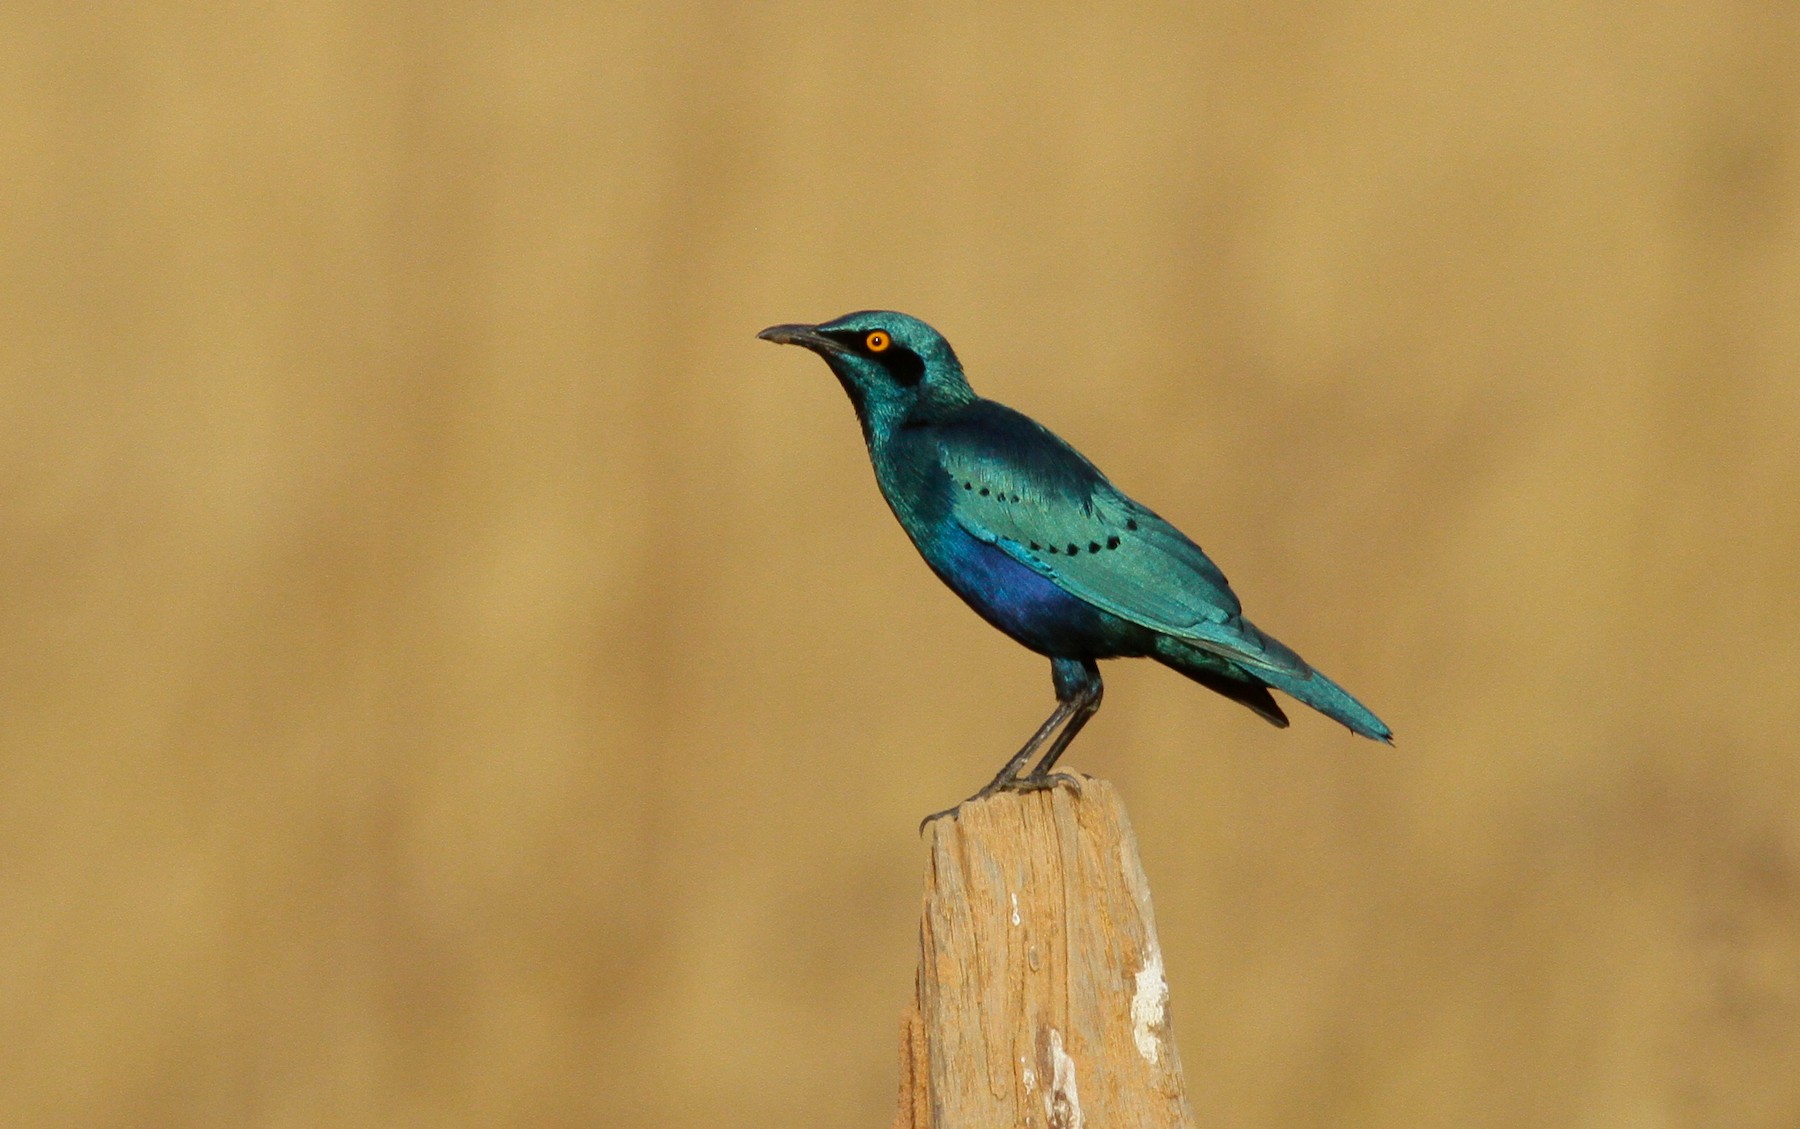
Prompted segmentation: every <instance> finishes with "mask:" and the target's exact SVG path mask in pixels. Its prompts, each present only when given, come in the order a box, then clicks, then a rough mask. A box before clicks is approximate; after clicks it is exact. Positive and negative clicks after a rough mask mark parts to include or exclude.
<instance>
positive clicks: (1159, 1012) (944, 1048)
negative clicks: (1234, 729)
mask: <svg viewBox="0 0 1800 1129" xmlns="http://www.w3.org/2000/svg"><path fill="white" fill-rule="evenodd" d="M927 834H928V835H929V836H930V841H931V859H930V863H929V865H928V867H927V869H926V875H925V905H924V912H923V914H922V916H921V919H920V923H919V972H918V980H917V990H916V994H915V996H914V1000H913V1003H912V1005H911V1006H910V1007H909V1008H908V1010H907V1013H906V1015H905V1016H904V1017H903V1018H902V1021H901V1044H900V1060H901V1071H900V1102H899V1110H898V1112H897V1114H896V1117H895V1129H963V1127H980V1129H991V1127H998V1126H1032V1127H1040V1129H1081V1127H1082V1126H1094V1127H1096V1129H1098V1127H1101V1126H1104V1127H1106V1129H1140V1127H1141V1129H1152V1127H1154V1129H1174V1127H1182V1129H1187V1127H1191V1126H1193V1124H1194V1117H1193V1111H1192V1110H1191V1109H1190V1107H1189V1105H1188V1102H1187V1097H1186V1092H1185V1089H1184V1087H1183V1082H1182V1077H1181V1059H1180V1056H1179V1055H1178V1054H1177V1053H1176V1050H1175V1042H1174V1038H1173V1035H1172V1033H1171V1030H1170V1026H1169V1014H1168V998H1169V990H1168V984H1167V982H1166V980H1165V979H1164V976H1163V963H1162V952H1161V949H1160V948H1159V946H1158V944H1157V939H1156V919H1155V915H1154V913H1153V912H1152V910H1151V905H1150V890H1149V886H1148V884H1147V883H1146V881H1145V879H1144V872H1143V867H1142V866H1141V864H1140V863H1139V861H1138V853H1137V840H1136V838H1135V837H1134V836H1133V835H1132V833H1131V825H1130V822H1129V821H1128V820H1127V819H1126V816H1125V809H1124V807H1123V806H1122V805H1121V804H1120V802H1119V797H1118V793H1117V792H1115V791H1114V790H1113V788H1112V786H1111V785H1109V784H1107V783H1106V782H1105V781H1103V780H1093V779H1089V778H1085V777H1084V778H1082V781H1081V788H1080V790H1079V791H1077V790H1075V789H1074V788H1072V787H1067V786H1065V787H1059V788H1056V789H1054V790H1051V791H1043V792H1032V793H1024V794H1019V793H1009V794H1002V795H998V796H994V797H992V798H990V799H987V800H984V801H981V802H979V803H970V804H965V805H964V806H963V808H962V810H961V811H960V812H958V813H957V815H956V816H955V817H954V818H946V819H940V820H938V821H937V822H935V823H933V824H932V825H931V827H930V829H929V830H928V831H927Z"/></svg>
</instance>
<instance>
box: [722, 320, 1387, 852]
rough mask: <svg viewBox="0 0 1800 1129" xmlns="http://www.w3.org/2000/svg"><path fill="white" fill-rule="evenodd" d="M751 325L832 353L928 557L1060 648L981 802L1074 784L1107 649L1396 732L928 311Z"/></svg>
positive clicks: (1014, 630)
mask: <svg viewBox="0 0 1800 1129" xmlns="http://www.w3.org/2000/svg"><path fill="white" fill-rule="evenodd" d="M757 336H758V337H759V338H761V339H762V340H764V341H772V342H774V343H776V344H778V345H797V346H800V347H801V348H804V349H809V350H811V351H812V352H814V353H817V354H818V355H819V356H820V357H821V358H823V359H824V361H825V364H826V365H827V366H828V367H829V368H830V369H831V372H832V374H833V375H834V376H836V377H837V379H838V383H839V384H841V385H842V386H843V389H844V391H845V392H846V393H847V394H848V395H849V398H850V403H851V406H852V407H853V408H854V409H855V411H856V419H857V422H858V423H859V424H860V425H861V427H862V434H863V441H864V443H865V444H866V445H867V447H868V452H869V460H870V463H871V464H872V465H873V467H874V470H875V481H876V484H877V485H878V486H879V487H880V490H881V494H882V497H883V498H885V499H886V501H887V504H888V507H889V508H890V509H892V510H893V513H894V516H895V517H896V518H898V519H899V522H900V526H901V528H902V529H904V530H905V531H906V534H907V536H908V537H910V538H911V539H912V543H913V546H914V547H915V548H916V549H918V551H919V555H920V556H922V557H923V558H924V559H925V563H926V564H927V565H929V566H930V567H931V570H932V571H933V572H934V573H936V574H937V576H938V579H940V580H942V581H943V582H944V584H945V585H947V586H948V587H949V588H950V590H951V591H952V592H955V593H956V594H957V595H958V596H960V597H961V598H962V599H963V601H964V602H965V603H967V604H968V605H969V607H971V608H972V609H974V611H975V613H976V614H977V615H979V616H981V618H982V619H984V620H986V621H987V622H988V623H990V624H992V625H993V626H994V627H996V628H998V629H999V630H1000V631H1002V632H1004V633H1005V634H1006V635H1008V636H1010V637H1011V638H1012V639H1013V640H1014V641H1016V642H1018V643H1020V644H1022V645H1023V646H1025V647H1027V648H1029V649H1030V650H1032V651H1035V652H1037V653H1038V654H1040V655H1043V656H1045V657H1046V658H1048V659H1049V660H1050V675H1051V684H1052V686H1053V688H1054V690H1055V692H1056V707H1055V709H1053V710H1052V711H1051V713H1050V716H1049V717H1048V718H1046V719H1045V720H1044V722H1043V724H1042V725H1040V726H1039V727H1038V728H1037V730H1036V731H1035V732H1034V733H1033V734H1032V735H1031V737H1030V739H1029V740H1027V741H1026V742H1025V744H1024V745H1023V746H1022V747H1021V748H1020V749H1019V751H1018V752H1017V753H1015V754H1013V756H1012V757H1011V758H1009V759H1008V760H1007V762H1006V764H1005V765H1004V766H1002V768H1001V769H1000V771H999V773H997V774H996V775H995V776H994V779H993V780H992V781H991V782H989V783H988V784H987V785H986V786H985V787H983V788H981V789H980V790H979V791H977V792H976V793H975V794H974V795H972V796H970V797H969V800H970V801H973V800H978V799H982V798H984V797H987V796H990V795H993V794H994V793H996V792H1000V791H1003V790H1016V791H1033V790H1038V789H1043V788H1048V787H1053V786H1055V785H1056V784H1058V783H1061V782H1065V781H1067V782H1070V783H1075V784H1076V786H1077V787H1079V783H1078V782H1076V781H1074V780H1073V779H1072V778H1070V777H1068V776H1067V775H1066V774H1063V773H1056V772H1054V771H1053V770H1054V769H1055V767H1056V763H1057V760H1058V759H1059V758H1060V757H1061V756H1062V755H1063V753H1064V752H1065V751H1066V750H1067V749H1068V747H1069V743H1070V742H1072V741H1073V740H1074V739H1075V737H1076V735H1077V734H1078V733H1080V732H1081V729H1082V727H1083V726H1085V725H1086V724H1087V723H1088V721H1089V720H1090V719H1092V718H1093V716H1094V714H1095V712H1096V711H1098V710H1099V708H1100V700H1101V696H1102V693H1103V689H1104V687H1103V684H1102V682H1101V678H1100V668H1099V661H1100V660H1102V659H1115V658H1150V659H1154V660H1155V661H1157V662H1159V663H1161V664H1163V665H1164V666H1167V667H1170V668H1172V669H1174V670H1176V671H1178V672H1180V673H1181V674H1184V675H1186V676H1187V677H1188V678H1190V679H1192V680H1193V681H1195V682H1197V683H1199V684H1200V685H1202V686H1204V687H1206V688H1207V689H1209V690H1212V691H1215V692H1217V693H1219V694H1222V695H1224V696H1225V697H1226V698H1229V699H1231V700H1232V701H1234V702H1237V703H1238V704H1239V705H1242V706H1246V707H1248V708H1249V709H1250V710H1251V711H1252V712H1254V713H1255V714H1257V716H1259V717H1261V718H1262V719H1263V720H1265V721H1267V722H1269V723H1270V724H1272V725H1275V726H1278V727H1281V728H1286V727H1287V725H1288V718H1287V714H1285V713H1284V712H1283V711H1282V708H1281V705H1280V704H1279V703H1278V702H1277V701H1276V700H1275V697H1274V695H1272V694H1271V693H1270V690H1271V689H1274V690H1280V691H1281V692H1282V693H1284V694H1286V695H1288V696H1289V697H1291V698H1294V699H1295V700H1297V701H1300V702H1303V703H1305V704H1306V705H1308V706H1311V707H1312V708H1313V709H1315V710H1317V711H1319V712H1320V713H1322V714H1324V715H1325V716H1327V717H1329V718H1332V719H1334V720H1336V721H1338V722H1341V723H1342V724H1343V725H1344V726H1345V727H1346V728H1348V729H1349V730H1350V731H1351V732H1352V733H1355V734H1357V735H1359V736H1362V737H1367V738H1371V739H1373V740H1377V741H1383V742H1387V743H1389V744H1392V743H1393V731H1392V730H1390V729H1389V728H1388V726H1387V725H1386V724H1385V723H1383V722H1382V720H1381V719H1380V718H1378V717H1376V716H1375V714H1374V713H1373V712H1372V711H1371V710H1370V709H1369V708H1368V707H1367V706H1365V705H1363V704H1362V703H1361V702H1359V701H1357V700H1356V699H1355V698H1353V697H1351V696H1350V694H1349V693H1348V692H1346V691H1345V690H1344V689H1343V688H1342V687H1341V686H1339V685H1338V684H1337V683H1335V682H1333V681H1332V680H1331V679H1329V678H1327V677H1325V675H1324V674H1322V673H1320V672H1319V671H1317V670H1315V669H1314V668H1313V667H1312V666H1311V665H1309V664H1308V663H1307V662H1306V660H1305V659H1302V658H1301V657H1300V656H1299V655H1298V654H1296V653H1295V652H1294V651H1293V650H1292V649H1291V648H1289V647H1288V646H1287V645H1285V644H1284V643H1282V642H1281V641H1280V640H1278V639H1276V638H1274V637H1273V636H1271V635H1268V634H1266V633H1265V632H1263V631H1262V630H1260V629H1259V628H1258V627H1257V626H1256V625H1255V624H1253V623H1251V622H1250V621H1249V620H1248V619H1246V618H1244V615H1243V611H1242V607H1241V605H1240V604H1239V601H1238V598H1237V596H1236V594H1235V593H1233V592H1232V590H1231V586H1230V584H1228V583H1227V582H1226V580H1225V574H1224V573H1223V572H1221V571H1220V570H1219V568H1218V566H1216V565H1215V564H1213V562H1212V560H1211V559H1210V558H1209V557H1207V555H1206V554H1205V553H1204V552H1203V551H1202V550H1201V549H1200V546H1199V545H1197V544H1195V543H1194V542H1193V541H1191V540H1190V539H1189V538H1188V537H1187V536H1186V535H1185V534H1183V533H1182V532H1181V531H1180V530H1179V529H1177V528H1175V526H1174V525H1173V524H1171V523H1170V522H1168V521H1165V520H1164V519H1163V518H1161V517H1159V516H1158V515H1157V514H1156V513H1154V512H1152V511H1151V510H1150V509H1149V508H1148V507H1147V506H1144V505H1142V504H1140V503H1139V502H1137V501H1135V500H1133V499H1132V498H1130V497H1129V496H1127V495H1126V494H1125V493H1124V492H1123V491H1122V490H1120V489H1119V488H1118V487H1116V486H1114V485H1113V484H1112V482H1111V481H1110V480H1108V479H1107V477H1106V476H1105V475H1104V474H1102V473H1101V472H1100V470H1099V469H1098V468H1097V467H1095V466H1094V464H1093V463H1091V462H1089V461H1088V460H1087V458H1086V457H1084V456H1083V455H1082V454H1081V453H1080V452H1079V451H1077V450H1076V449H1075V448H1074V447H1072V446H1070V445H1069V444H1068V443H1066V442H1064V441H1063V440H1062V439H1061V438H1059V437H1058V436H1057V435H1055V434H1054V433H1053V432H1051V431H1050V430H1049V429H1048V428H1046V427H1044V426H1043V425H1042V424H1040V423H1038V422H1037V421H1036V420H1033V419H1031V418H1030V417H1028V416H1026V415H1024V414H1022V413H1020V412H1017V411H1014V410H1013V409H1012V408H1009V407H1007V406H1005V405H1004V404H1000V403H997V402H995V401H993V400H988V399H983V398H982V397H980V396H978V395H976V394H975V391H974V389H972V388H971V387H970V386H969V381H968V378H967V376H965V375H964V372H963V366H962V362H961V361H960V360H958V358H957V355H956V352H955V350H953V349H952V348H951V347H950V342H949V341H948V340H946V339H945V338H944V336H943V334H941V333H939V332H938V331H937V330H935V329H933V328H932V327H931V326H929V325H927V324H926V323H925V322H923V321H920V320H919V319H918V318H915V317H911V316H909V315H907V314H902V313H896V312H894V311H892V310H858V311H856V312H854V313H849V314H845V315H843V316H842V317H839V318H836V319H833V320H831V321H827V322H822V323H819V324H816V325H803V324H797V323H794V324H784V325H772V326H770V327H769V328H767V329H765V330H763V331H762V332H761V333H759V334H757ZM1046 742H1048V747H1047V748H1046V747H1045V746H1046ZM1040 749H1042V750H1043V753H1042V756H1041V757H1040V758H1039V759H1038V761H1037V763H1036V764H1035V765H1033V766H1032V767H1031V768H1030V769H1029V770H1028V771H1027V770H1026V765H1027V764H1028V763H1029V762H1030V761H1031V759H1032V757H1033V756H1036V755H1037V754H1038V752H1039V750H1040ZM965 802H968V801H965ZM959 806H960V805H959ZM955 810H956V809H955V808H951V809H948V810H947V811H945V812H939V813H937V815H939V816H941V815H947V814H951V813H953V812H954V811H955ZM934 818H937V816H931V817H927V822H929V821H930V820H931V819H934Z"/></svg>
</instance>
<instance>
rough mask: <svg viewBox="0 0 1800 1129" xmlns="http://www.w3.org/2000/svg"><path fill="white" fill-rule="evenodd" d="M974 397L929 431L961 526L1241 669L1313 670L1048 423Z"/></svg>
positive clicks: (1100, 603)
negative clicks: (959, 417) (965, 414)
mask: <svg viewBox="0 0 1800 1129" xmlns="http://www.w3.org/2000/svg"><path fill="white" fill-rule="evenodd" d="M972 407H973V405H972ZM980 408H981V409H982V410H981V411H980V413H979V415H978V416H977V417H976V418H973V419H970V420H968V421H966V422H964V423H961V424H952V425H950V426H947V427H942V428H938V429H935V430H936V431H937V434H936V435H935V436H934V439H935V440H936V441H937V448H938V457H939V462H940V465H941V466H942V468H943V470H944V472H945V473H946V474H948V475H949V476H950V479H951V482H952V494H953V498H954V501H953V503H952V507H953V512H954V516H955V519H956V521H957V523H958V524H959V525H960V526H961V527H962V528H963V529H965V530H966V531H968V533H969V534H970V535H972V536H974V537H976V538H978V539H980V540H982V541H985V542H987V543H989V544H992V545H996V546H998V547H1000V548H1001V549H1002V550H1004V551H1005V552H1006V553H1007V554H1009V555H1010V556H1012V557H1013V558H1014V559H1015V560H1017V561H1019V562H1020V563H1022V564H1025V565H1027V566H1029V567H1030V568H1032V569H1033V570H1035V571H1036V572H1038V573H1039V574H1040V575H1042V576H1044V577H1045V578H1047V579H1049V580H1050V581H1051V582H1053V583H1055V584H1056V585H1057V586H1058V587H1060V588H1062V589H1063V590H1064V591H1065V592H1068V593H1069V594H1070V595H1072V596H1075V597H1076V598H1077V599H1081V600H1084V601H1086V602H1087V603H1090V604H1092V605H1094V606H1095V607H1098V608H1101V609H1103V610H1105V611H1108V612H1111V613H1112V614H1113V615H1116V616H1119V617H1120V618H1121V619H1125V620H1129V621H1131V622H1133V623H1137V624H1140V625H1142V626H1144V627H1147V628H1150V629H1151V630H1153V631H1158V632H1162V633H1163V634H1166V635H1172V636H1174V637H1176V638H1178V639H1183V640H1186V641H1187V642H1190V643H1192V644H1194V645H1195V646H1198V647H1203V648H1205V649H1207V650H1210V651H1213V652H1214V653H1216V654H1220V655H1223V656H1225V657H1227V658H1230V659H1232V660H1233V661H1236V662H1240V663H1243V664H1244V665H1246V666H1248V667H1251V668H1252V669H1263V670H1273V671H1278V672H1280V673H1283V674H1286V675H1289V676H1290V677H1299V678H1304V677H1308V676H1309V675H1310V674H1311V673H1312V671H1311V668H1310V667H1308V666H1307V665H1306V663H1305V662H1304V661H1303V660H1302V659H1301V658H1300V657H1299V656H1298V655H1296V654H1294V652H1292V651H1290V650H1289V649H1288V648H1287V647H1285V646H1283V645H1282V644H1281V643H1279V642H1277V641H1276V640H1274V639H1272V638H1270V637H1269V636H1267V635H1264V634H1263V633H1262V632H1261V631H1259V630H1257V629H1256V627H1255V626H1254V625H1253V624H1251V623H1249V622H1248V621H1247V620H1245V619H1244V618H1243V616H1242V614H1241V605H1240V604H1239V603H1238V599H1237V596H1236V595H1235V594H1234V593H1233V592H1232V591H1231V586H1230V584H1228V583H1227V582H1226V580H1225V574H1224V573H1222V572H1220V571H1219V568H1218V566H1217V565H1215V564H1213V563H1212V561H1211V560H1209V559H1208V558H1207V556H1206V554H1205V553H1204V552H1202V551H1201V549H1200V546H1198V545H1196V544H1194V543H1193V542H1192V541H1190V540H1189V539H1188V538H1187V537H1186V536H1184V535H1183V534H1182V532H1181V531H1180V530H1179V529H1176V528H1175V527H1174V526H1173V525H1171V524H1169V523H1168V522H1166V521H1164V520H1163V519H1162V518H1160V517H1158V516H1157V515H1156V514H1155V513H1152V512H1151V511H1150V510H1148V509H1146V508H1144V507H1143V506H1140V505H1138V504H1137V503H1136V502H1134V501H1132V500H1131V499H1130V498H1128V497H1126V496H1125V495H1124V494H1123V493H1121V492H1120V491H1119V490H1118V489H1117V488H1116V487H1114V486H1113V485H1112V483H1110V482H1108V481H1107V480H1106V477H1105V476H1104V475H1102V474H1101V473H1100V472H1099V470H1097V469H1096V468H1095V467H1094V466H1093V464H1091V463H1089V462H1088V461H1087V460H1086V459H1085V458H1083V457H1082V456H1081V454H1080V453H1079V452H1077V451H1076V450H1075V449H1074V448H1073V447H1070V446H1069V445H1068V444H1067V443H1064V442H1063V441H1062V440H1061V439H1059V438H1057V437H1056V436H1055V435H1054V434H1052V433H1051V432H1050V431H1049V430H1048V429H1046V428H1044V427H1042V426H1041V425H1039V424H1037V423H1036V422H1034V421H1032V420H1031V419H1029V418H1027V417H1025V416H1022V415H1020V414H1019V413H1017V412H1014V411H1012V410H1011V409H1008V408H1004V407H1002V406H1001V405H998V404H994V403H992V402H991V401H983V402H981V403H980ZM971 414H972V415H973V414H974V413H971Z"/></svg>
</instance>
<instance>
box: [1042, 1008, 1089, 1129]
mask: <svg viewBox="0 0 1800 1129" xmlns="http://www.w3.org/2000/svg"><path fill="white" fill-rule="evenodd" d="M1044 1121H1045V1122H1046V1123H1047V1124H1048V1125H1049V1126H1050V1129H1082V1116H1081V1095H1080V1094H1079V1093H1078V1092H1077V1091H1076V1089H1075V1060H1074V1059H1072V1058H1070V1057H1069V1053H1068V1052H1067V1051H1065V1050H1063V1041H1062V1032H1061V1031H1058V1030H1057V1029H1056V1028H1054V1027H1052V1028H1051V1029H1050V1088H1049V1089H1048V1090H1046V1091H1044Z"/></svg>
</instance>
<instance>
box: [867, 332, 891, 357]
mask: <svg viewBox="0 0 1800 1129" xmlns="http://www.w3.org/2000/svg"><path fill="white" fill-rule="evenodd" d="M893 343H894V341H893V338H891V337H889V336H888V335H887V334H885V333H883V332H882V331H881V330H879V329H878V330H876V331H875V332H874V333H871V334H869V335H868V336H867V337H865V338H863V348H865V349H867V350H868V351H869V352H871V353H883V352H886V351H887V347H888V346H889V345H892V344H893Z"/></svg>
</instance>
